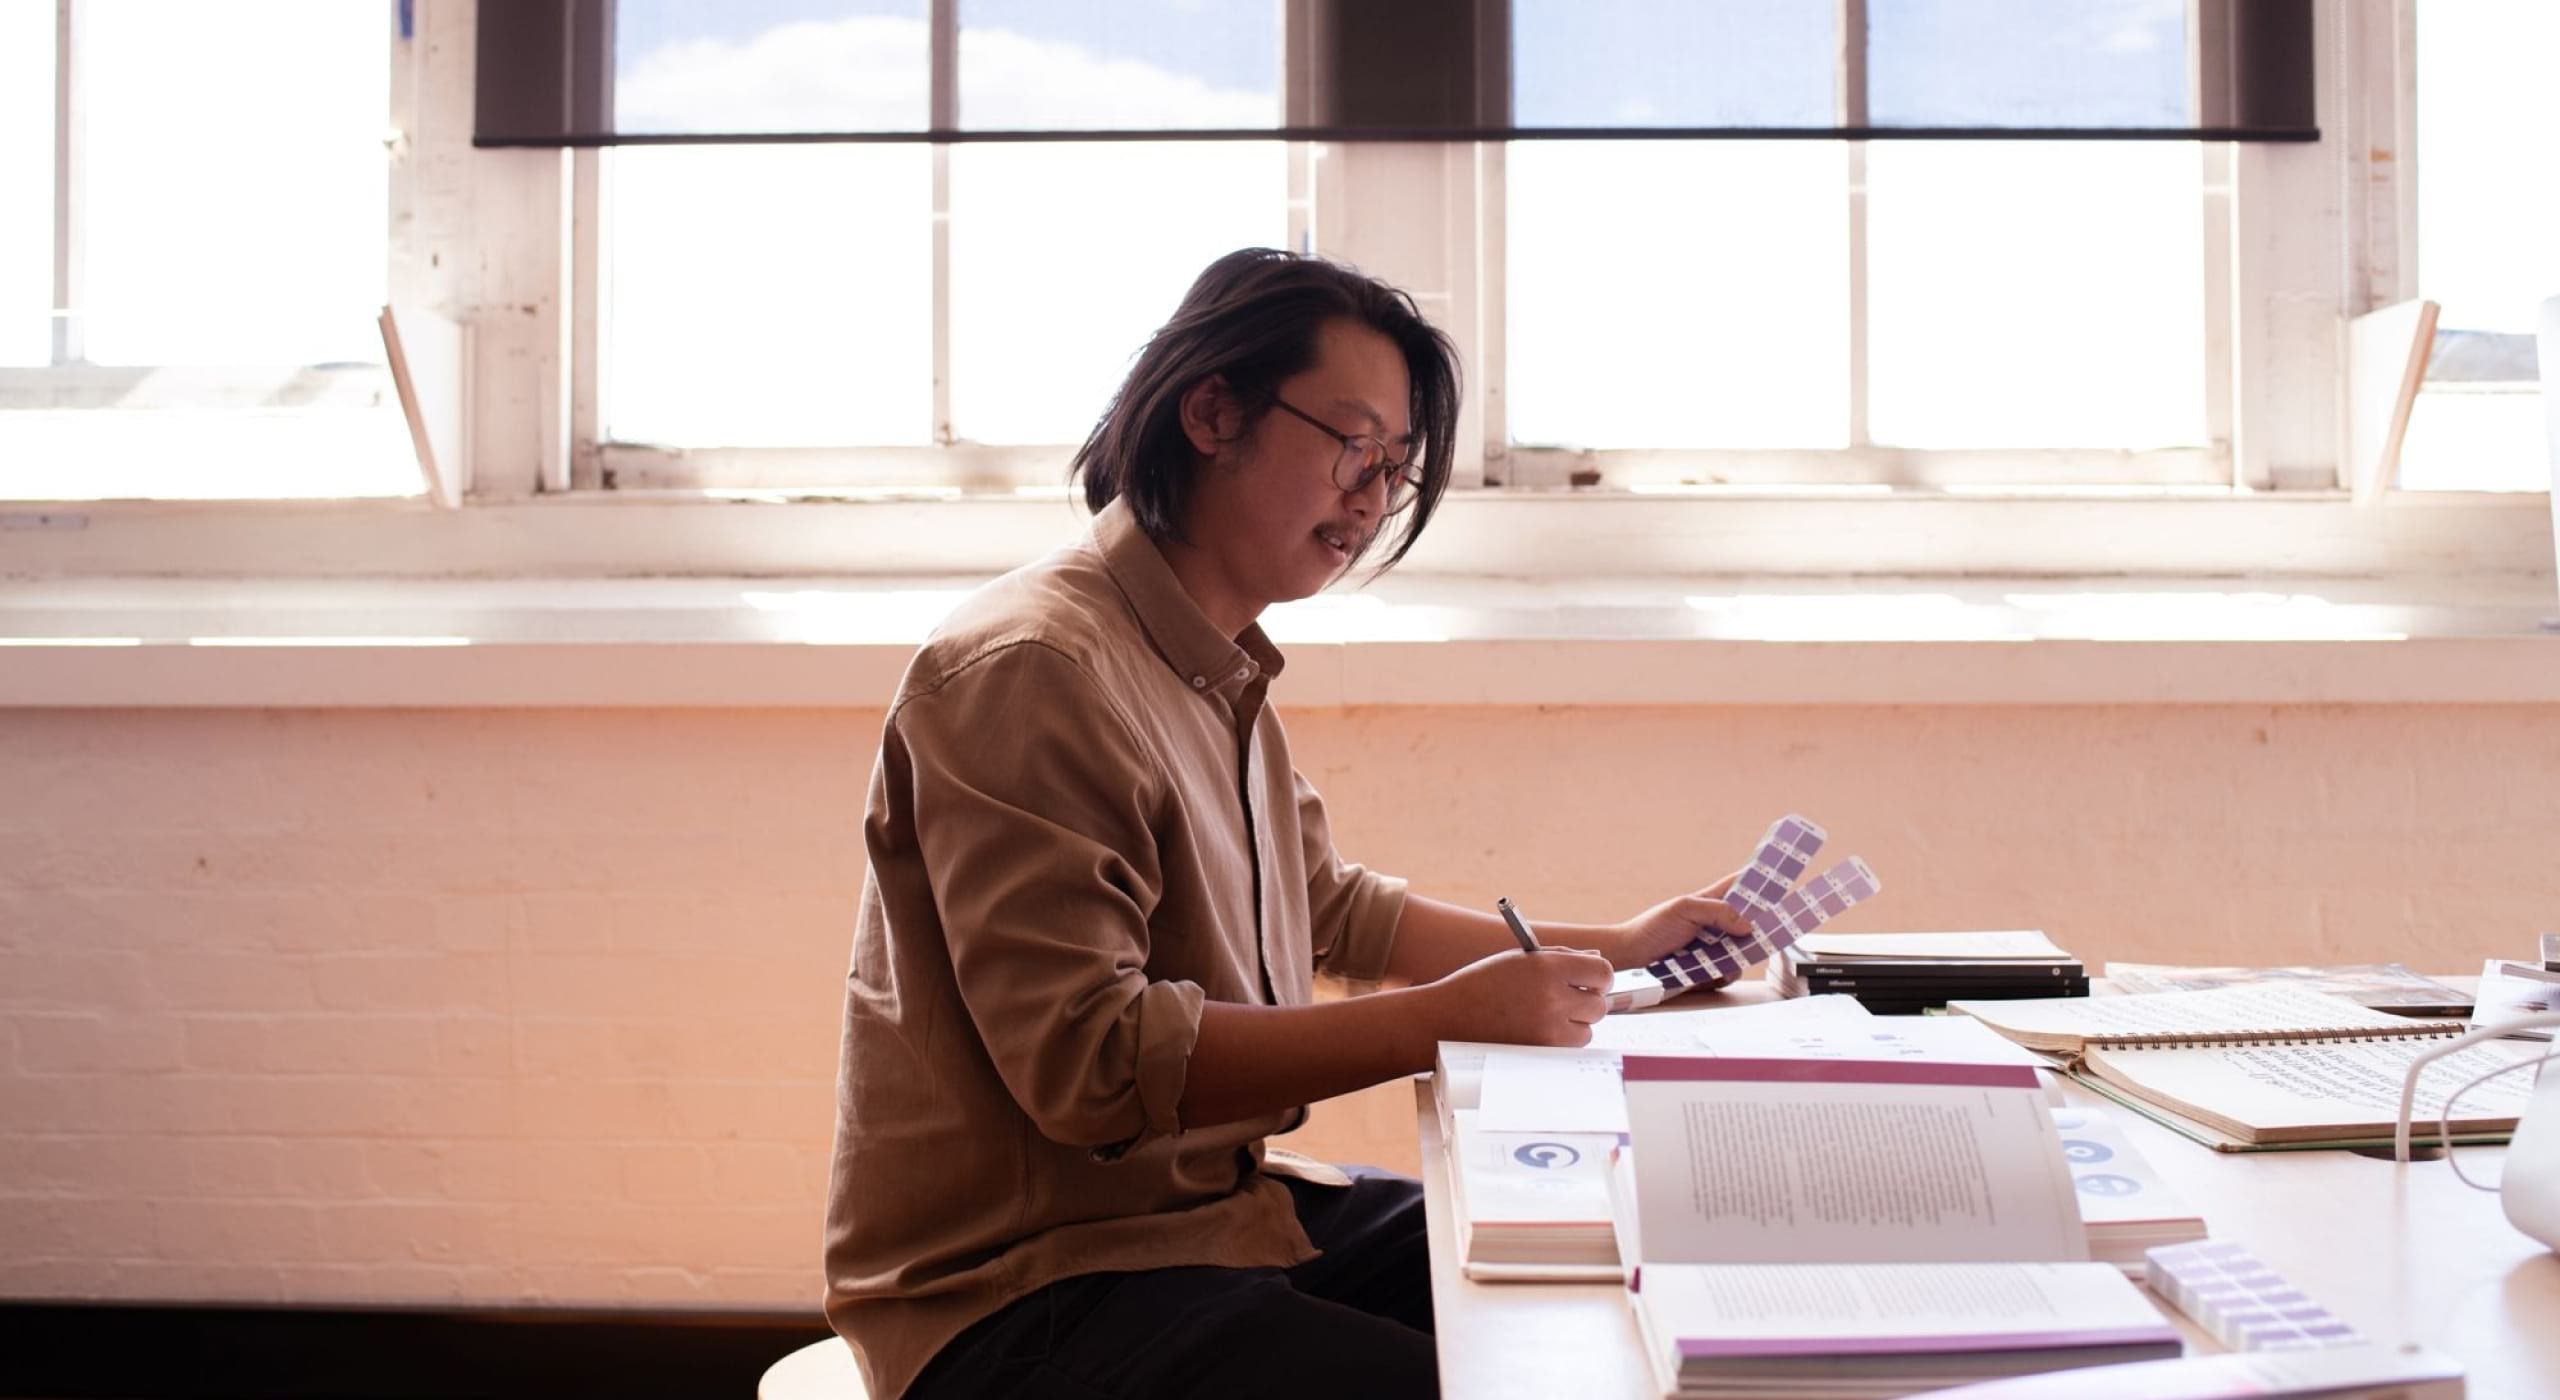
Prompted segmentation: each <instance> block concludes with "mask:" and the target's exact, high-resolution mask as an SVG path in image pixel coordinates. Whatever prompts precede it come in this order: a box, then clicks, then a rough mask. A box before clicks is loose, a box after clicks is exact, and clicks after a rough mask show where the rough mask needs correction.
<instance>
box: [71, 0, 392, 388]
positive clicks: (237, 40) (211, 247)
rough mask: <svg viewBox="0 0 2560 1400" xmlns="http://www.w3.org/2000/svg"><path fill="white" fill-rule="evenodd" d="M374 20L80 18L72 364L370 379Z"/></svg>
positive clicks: (227, 10) (135, 7) (378, 55)
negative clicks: (79, 214) (81, 311)
mask: <svg viewBox="0 0 2560 1400" xmlns="http://www.w3.org/2000/svg"><path fill="white" fill-rule="evenodd" d="M390 14H391V9H390V7H389V6H386V5H354V4H347V3H345V0H235V2H234V3H227V4H221V5H206V4H200V3H195V2H194V0H116V3H114V4H90V5H83V6H81V8H80V21H81V27H80V29H79V32H78V34H77V35H76V39H77V42H78V44H79V50H78V57H77V62H78V65H79V73H78V81H79V83H80V100H81V104H82V110H83V112H84V117H83V137H84V139H85V140H86V142H87V151H88V157H87V164H86V167H85V171H86V180H87V187H86V191H85V196H86V200H87V203H86V205H85V207H84V209H83V218H84V223H83V242H82V248H83V253H84V255H85V257H86V259H87V272H86V276H87V282H86V293H85V295H86V301H87V306H86V308H85V312H86V317H85V319H86V326H85V337H86V344H87V349H88V356H89V358H90V359H92V360H94V361H97V362H99V363H101V364H116V365H145V364H196V365H301V364H319V363H327V362H332V361H365V362H379V361H380V360H381V358H382V343H381V340H380V337H379V334H378V333H377V331H376V330H375V328H374V316H375V313H376V312H378V311H379V310H380V309H381V306H382V301H383V295H384V286H385V282H386V278H387V267H386V264H387V261H388V253H387V247H386V244H387V237H386V231H387V229H388V226H389V223H390V215H389V209H390V200H389V195H388V187H387V176H386V164H387V160H386V156H385V153H384V149H383V139H384V136H385V134H386V132H387V131H388V129H389V125H390V70H391V49H390V42H391V38H390V29H389V18H390Z"/></svg>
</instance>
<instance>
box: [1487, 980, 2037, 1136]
mask: <svg viewBox="0 0 2560 1400" xmlns="http://www.w3.org/2000/svg"><path fill="white" fill-rule="evenodd" d="M1844 999H1845V998H1844ZM1825 1000H1828V998H1825ZM1783 1004H1786V1005H1809V1004H1811V1003H1809V1002H1808V1003H1783ZM1851 1004H1853V1005H1854V1004H1855V1003H1854V1002H1853V1003H1851ZM1647 1053H1656V1054H1679V1055H1698V1056H1717V1057H1726V1058H1730V1057H1734V1056H1749V1057H1757V1058H1763V1059H1780V1060H1897V1061H1923V1062H1928V1063H1935V1064H1995V1065H1997V1064H2005V1065H2018V1066H2024V1067H2026V1068H2028V1069H2031V1070H2032V1069H2034V1068H2036V1067H2038V1066H2040V1065H2041V1064H2043V1063H2044V1062H2043V1061H2041V1060H2039V1059H2038V1058H2037V1057H2035V1056H2034V1055H2032V1054H2029V1053H2028V1052H2026V1051H2024V1050H2021V1049H2020V1048H2018V1047H2017V1046H2015V1045H2013V1044H2011V1043H2009V1042H2008V1041H2006V1040H2003V1039H2002V1038H2001V1037H2000V1036H1999V1035H1998V1034H1996V1033H1994V1032H1993V1031H1992V1030H1990V1028H1988V1027H1986V1026H1984V1025H1982V1024H1981V1023H1979V1022H1976V1021H1969V1020H1965V1019H1962V1018H1934V1019H1927V1020H1923V1019H1919V1018H1916V1017H1896V1018H1892V1019H1885V1018H1876V1017H1870V1018H1864V1019H1858V1018H1838V1019H1834V1018H1831V1017H1825V1018H1824V1019H1822V1020H1805V1021H1797V1022H1794V1023H1787V1022H1779V1021H1773V1020H1765V1019H1764V1020H1757V1021H1732V1022H1721V1023H1716V1024H1712V1025H1707V1026H1702V1027H1700V1028H1698V1029H1697V1030H1695V1031H1694V1032H1693V1033H1692V1034H1691V1036H1690V1037H1689V1043H1688V1044H1686V1045H1671V1046H1661V1047H1648V1048H1647ZM1476 1107H1477V1109H1478V1110H1479V1120H1478V1121H1479V1122H1481V1123H1482V1124H1483V1126H1484V1127H1485V1128H1486V1129H1487V1130H1489V1131H1495V1132H1522V1131H1528V1130H1532V1129H1547V1130H1551V1131H1555V1132H1577V1133H1623V1132H1625V1131H1627V1103H1626V1096H1625V1094H1624V1093H1622V1092H1621V1091H1620V1088H1619V1066H1618V1058H1617V1057H1616V1056H1609V1055H1583V1056H1570V1057H1568V1056H1557V1055H1551V1054H1543V1053H1540V1052H1538V1051H1536V1050H1522V1049H1512V1048H1499V1049H1493V1050H1489V1051H1487V1052H1486V1054H1485V1059H1484V1078H1483V1087H1482V1089H1481V1090H1480V1091H1479V1092H1478V1095H1477V1103H1476Z"/></svg>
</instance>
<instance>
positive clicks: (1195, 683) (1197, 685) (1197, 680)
mask: <svg viewBox="0 0 2560 1400" xmlns="http://www.w3.org/2000/svg"><path fill="white" fill-rule="evenodd" d="M1191 688H1192V689H1193V690H1207V689H1208V688H1209V678H1208V677H1207V676H1193V677H1192V678H1191Z"/></svg>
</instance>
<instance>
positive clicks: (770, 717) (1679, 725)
mask: <svg viewBox="0 0 2560 1400" xmlns="http://www.w3.org/2000/svg"><path fill="white" fill-rule="evenodd" d="M879 721H880V716H879V712H878V711H876V710H845V711H832V712H819V711H772V712H740V711H699V712H691V711H687V712H636V713H635V712H495V713H481V712H425V711H419V712H391V711H344V710H334V711H309V712H244V711H10V712H5V713H0V1295H6V1296H109V1297H129V1298H207V1299H240V1300H281V1299H291V1300H330V1301H353V1300H411V1301H454V1300H464V1301H473V1302H512V1301H539V1302H546V1303H581V1302H588V1303H620V1302H646V1303H651V1304H667V1305H684V1304H753V1305H759V1306H779V1307H804V1308H805V1307H813V1306H814V1304H815V1300H816V1298H817V1296H818V1288H819V1279H818V1270H817V1257H818V1250H819V1238H818V1230H819V1215H820V1211H821V1209H822V1195H823V1191H824V1185H825V1170H826V1153H827V1148H828V1135H829V1131H830V1127H831V1123H832V1104H833V1098H832V1077H833V1072H834V1055H835V1043H836V1020H837V1016H838V1013H839V1000H838V999H839V995H840V982H839V979H840V978H841V976H842V974H843V969H844V965H845V957H846V950H847V946H848V945H847V940H848V937H849V933H850V928H851V920H852V911H853V902H854V895H855V892H856V890H857V888H858V886H859V882H860V874H861V870H860V844H859V830H858V822H859V813H860V807H861V802H862V798H863V793H864V788H865V785H866V782H867V778H868V772H869V765H870V757H871V751H872V748H873V745H874V744H875V742H876V739H877V732H878V725H879ZM1291 726H1292V734H1293V739H1294V742H1295V743H1296V745H1297V748H1298V752H1299V754H1300V757H1301V760H1302V762H1303V763H1304V765H1305V766H1306V767H1307V768H1308V769H1309V771H1310V773H1311V774H1312V775H1313V776H1314V777H1315V778H1316V780H1317V782H1318V783H1319V785H1320V786H1322V787H1323V788H1324V789H1325V791H1326V792H1327V794H1328V796H1329V798H1330V800H1331V804H1332V807H1333V811H1334V817H1335V823H1336V828H1337V831H1338V833H1339V835H1340V838H1341V841H1342V844H1343V846H1344V848H1345V850H1346V852H1348V853H1350V854H1352V855H1354V857H1355V858H1359V859H1365V860H1367V861H1369V862H1370V863H1372V864H1374V865H1376V866H1378V867H1380V868H1382V869H1388V870H1394V871H1397V872H1400V873H1406V874H1410V875H1412V876H1414V877H1416V880H1417V883H1418V884H1419V885H1420V886H1421V887H1422V888H1424V889H1426V890H1429V891H1431V892H1433V893H1436V894H1439V895H1442V896H1444V897H1448V898H1454V899H1461V900H1470V901H1477V902H1490V900H1491V899H1492V897H1493V896H1494V895H1496V894H1510V895H1512V896H1514V897H1515V898H1517V899H1519V900H1520V901H1521V903H1522V904H1523V905H1524V906H1525V907H1527V908H1529V909H1532V910H1534V911H1536V912H1537V913H1538V914H1540V915H1542V916H1546V917H1552V918H1598V917H1609V916H1615V915H1619V914H1623V913H1626V912H1629V911H1631V910H1632V909H1633V908H1634V907H1636V906H1637V905H1638V904H1640V903H1642V902H1645V901H1648V900H1650V899H1652V898H1654V897H1658V896H1659V895H1661V894H1663V893H1667V892H1668V891H1669V890H1671V889H1672V888H1674V887H1676V886H1680V885H1683V884H1685V883H1688V882H1691V881H1695V880H1702V879H1705V878H1708V877H1710V876H1712V875H1713V874H1715V873H1717V871H1718V870H1719V868H1720V867H1723V866H1727V865H1730V864H1731V863H1732V862H1734V861H1736V860H1738V859H1739V858H1740V857H1741V856H1742V854H1744V852H1745V851H1746V849H1747V846H1748V843H1749V841H1750V840H1751V839H1752V838H1753V837H1755V836H1756V835H1757V834H1758V833H1759V831H1760V830H1761V828H1762V827H1763V826H1765V825H1766V823H1767V822H1768V821H1769V819H1770V818H1772V817H1773V816H1775V815H1777V814H1778V813H1780V812H1782V811H1786V810H1791V809H1792V810H1800V811H1803V812H1806V813H1808V814H1810V815H1812V816H1814V817H1816V818H1817V819H1819V820H1821V821H1823V822H1825V823H1826V824H1828V825H1829V826H1830V827H1831V828H1832V830H1833V833H1834V838H1835V844H1836V847H1837V849H1838V850H1840V851H1841V852H1842V853H1848V852H1852V851H1854V852H1856V853H1858V854H1862V855H1864V856H1866V857H1867V858H1868V860H1869V861H1870V862H1872V863H1873V864H1874V865H1875V866H1876V868H1877V869H1878V870H1879V871H1880V872H1881V873H1882V874H1883V875H1884V878H1885V881H1886V884H1887V886H1888V892H1887V895H1886V897H1885V898H1884V899H1882V900H1881V901H1879V902H1878V903H1877V904H1876V905H1874V906H1872V907H1871V908H1870V909H1869V910H1865V911H1861V914H1860V915H1859V916H1858V922H1859V925H1860V926H1863V927H1870V928H1888V927H1901V928H1909V927H1967V926H1972V927H1983V926H2041V927H2044V928H2047V929H2049V930H2051V931H2052V932H2053V933H2054V934H2055V936H2056V937H2057V938H2059V939H2060V940H2061V941H2062V942H2063V943H2065V944H2066V945H2067V946H2070V947H2072V948H2074V949H2075V950H2077V951H2079V952H2081V953H2083V954H2084V955H2087V956H2090V957H2092V958H2098V957H2108V956H2113V957H2120V958H2137V959H2146V960H2194V961H2248V960H2258V961H2286V960H2314V959H2317V960H2330V961H2362V960H2369V959H2387V958H2405V959H2407V960H2409V961H2412V962H2414V963H2417V964H2419V965H2422V966H2425V967H2430V968H2436V969H2444V970H2469V969H2471V968H2474V967H2476V966H2477V964H2478V961H2479V959H2480V958H2482V957H2484V956H2488V955H2492V954H2511V955H2513V954H2522V953H2523V952H2525V951H2526V950H2527V949H2528V948H2529V947H2530V946H2531V936H2532V935H2533V934H2534V933H2535V932H2537V931H2539V930H2541V929H2545V928H2560V862H2554V861H2553V860H2552V859H2551V858H2550V855H2549V853H2550V851H2551V850H2552V849H2554V847H2555V844H2560V714H2555V713H2554V712H2552V711H2550V710H2547V709H2534V708H2517V707H2485V706H2484V707H2442V708H2408V707H2376V708H2361V709H2321V708H2299V709H2280V710H2269V709H2265V708H2183V709H2181V708H2121V709H2077V708H2041V709H2040V708H2031V707H2019V708H2000V709H1965V708H1945V709H1912V710H1891V709H1856V710H1853V709H1825V710H1816V711H1812V712H1808V713H1803V714H1788V713H1782V712H1779V711H1775V710H1765V709H1740V710H1735V709H1705V708H1701V709H1679V710H1670V709H1665V710H1641V709H1639V710H1607V711H1585V712H1571V713H1562V712H1538V711H1530V710H1504V709H1451V710H1416V709H1380V710H1358V711H1347V712H1321V713H1301V714H1296V715H1294V716H1292V717H1291ZM1410 1103H1411V1100H1410V1097H1409V1091H1408V1090H1407V1089H1406V1087H1405V1086H1404V1085H1402V1084H1394V1085H1388V1086H1384V1087H1382V1088H1381V1089H1378V1090H1373V1091H1371V1092H1370V1093H1367V1094H1363V1095H1356V1096H1353V1097H1352V1098H1350V1099H1347V1100H1343V1101H1339V1102H1337V1103H1335V1104H1331V1105H1327V1106H1326V1107H1325V1108H1323V1109H1322V1110H1320V1111H1319V1114H1318V1117H1317V1122H1316V1124H1315V1126H1314V1127H1312V1128H1310V1129H1309V1130H1308V1132H1307V1133H1306V1134H1304V1135H1303V1139H1304V1140H1303V1141H1301V1142H1299V1143H1297V1144H1295V1145H1297V1146H1299V1147H1301V1148H1302V1149H1305V1150H1311V1151H1315V1152H1318V1153H1320V1154H1323V1155H1329V1156H1333V1157H1336V1158H1339V1159H1345V1160H1361V1161H1371V1162H1380V1163H1384V1164H1387V1165H1397V1166H1402V1167H1404V1168H1406V1169H1408V1170H1410V1169H1411V1168H1412V1166H1413V1145H1412V1141H1411V1108H1410Z"/></svg>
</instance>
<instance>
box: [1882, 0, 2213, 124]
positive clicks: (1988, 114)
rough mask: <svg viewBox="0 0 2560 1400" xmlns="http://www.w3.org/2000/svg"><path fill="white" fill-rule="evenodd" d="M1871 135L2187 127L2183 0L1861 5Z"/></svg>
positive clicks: (1910, 0)
mask: <svg viewBox="0 0 2560 1400" xmlns="http://www.w3.org/2000/svg"><path fill="white" fill-rule="evenodd" d="M1867 36H1868V47H1867V94H1868V95H1867V108H1868V116H1869V119H1870V120H1872V121H1873V122H1874V123H1875V124H1876V125H1878V126H2045V127H2073V126H2102V127H2103V126H2126V127H2151V126H2185V125H2187V124H2188V121H2189V118H2188V115H2187V0H1867Z"/></svg>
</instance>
